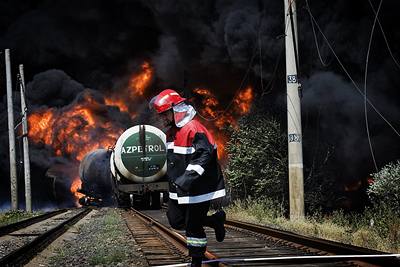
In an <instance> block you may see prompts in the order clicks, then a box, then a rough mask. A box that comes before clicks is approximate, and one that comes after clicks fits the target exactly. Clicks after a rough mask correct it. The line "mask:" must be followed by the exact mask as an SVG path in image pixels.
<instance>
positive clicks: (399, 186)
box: [367, 160, 400, 211]
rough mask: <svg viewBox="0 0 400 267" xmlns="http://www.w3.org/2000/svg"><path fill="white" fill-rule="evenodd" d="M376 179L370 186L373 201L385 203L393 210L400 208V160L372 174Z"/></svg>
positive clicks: (370, 195)
mask: <svg viewBox="0 0 400 267" xmlns="http://www.w3.org/2000/svg"><path fill="white" fill-rule="evenodd" d="M372 177H373V179H374V181H373V183H372V184H371V186H370V187H369V188H368V191H367V192H368V195H369V197H370V198H371V200H372V202H373V203H375V204H376V203H385V204H387V205H389V206H390V207H391V208H392V209H393V210H397V211H399V210H400V160H397V162H395V163H389V164H387V165H386V166H384V167H383V168H382V169H381V170H380V171H379V172H377V173H374V174H372Z"/></svg>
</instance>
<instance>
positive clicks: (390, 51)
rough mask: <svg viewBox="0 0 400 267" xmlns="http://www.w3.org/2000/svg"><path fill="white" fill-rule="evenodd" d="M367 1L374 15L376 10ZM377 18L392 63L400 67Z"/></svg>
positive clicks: (369, 0)
mask: <svg viewBox="0 0 400 267" xmlns="http://www.w3.org/2000/svg"><path fill="white" fill-rule="evenodd" d="M368 2H369V4H370V6H371V8H372V11H374V14H375V15H376V13H377V12H376V11H375V8H374V6H373V5H372V3H371V0H368ZM377 20H378V25H379V28H380V29H381V32H382V35H383V39H384V40H385V44H386V47H387V49H388V51H389V54H390V56H391V57H392V59H393V61H394V63H395V64H396V66H397V68H398V69H400V64H399V62H398V61H397V60H396V58H395V57H394V55H393V53H392V49H391V48H390V45H389V42H388V40H387V38H386V34H385V31H384V30H383V27H382V24H381V21H380V19H379V18H377Z"/></svg>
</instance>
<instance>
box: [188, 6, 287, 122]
mask: <svg viewBox="0 0 400 267" xmlns="http://www.w3.org/2000/svg"><path fill="white" fill-rule="evenodd" d="M293 1H294V0H291V1H290V3H289V8H290V6H291V5H292V3H293ZM289 8H288V10H289ZM263 17H264V11H263V12H262V15H261V18H260V22H259V26H258V31H260V29H261V26H262V22H263V20H262V19H263ZM287 20H288V18H286V21H287ZM286 25H288V23H286ZM287 29H288V26H287V27H286V29H285V36H286V32H287ZM258 38H259V37H258ZM256 42H257V40H256ZM256 52H257V44H255V45H254V48H253V54H252V57H251V59H250V61H249V65H248V67H247V70H246V72H245V74H244V76H243V78H242V80H241V82H240V85H239V87H238V89H237V90H236V91H235V94H234V95H233V98H232V100H231V101H230V102H229V104H228V105H227V106H226V107H225V109H224V110H223V111H221V112H220V113H219V114H218V115H217V116H215V117H213V118H206V117H205V116H203V115H201V114H200V112H197V113H196V114H197V115H198V116H199V117H200V118H202V119H203V120H205V121H208V122H212V121H216V120H218V119H220V118H221V117H222V116H223V115H224V114H225V113H226V112H227V111H228V110H229V109H230V107H231V106H232V104H233V103H234V101H235V99H236V96H237V95H238V93H239V92H240V91H241V90H242V87H243V84H244V82H245V81H246V79H247V76H248V75H249V73H250V69H251V66H252V65H253V61H254V58H255V55H256ZM260 57H261V55H260ZM267 88H268V87H267ZM195 109H196V110H197V108H196V106H195Z"/></svg>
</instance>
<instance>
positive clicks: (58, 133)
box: [28, 62, 153, 198]
mask: <svg viewBox="0 0 400 267" xmlns="http://www.w3.org/2000/svg"><path fill="white" fill-rule="evenodd" d="M152 75H153V69H152V67H151V66H150V64H149V63H148V62H144V63H143V64H142V65H141V72H140V73H138V74H136V75H134V76H132V78H131V79H130V81H129V84H128V88H122V89H121V90H117V91H115V93H114V94H113V95H109V96H107V97H104V103H103V102H101V101H100V102H99V101H98V100H96V99H95V98H94V97H92V95H91V93H90V90H86V91H84V93H83V98H82V99H80V100H79V101H77V102H76V103H74V104H71V105H69V106H66V107H63V108H62V109H57V108H50V109H41V110H37V111H35V112H34V113H32V114H30V115H29V116H28V123H29V133H28V136H29V137H30V138H31V140H32V141H33V142H34V143H42V144H44V145H47V146H49V147H51V148H52V149H53V151H54V154H55V155H57V156H63V157H69V158H71V159H73V160H76V161H81V160H82V159H83V157H84V156H85V155H86V154H87V153H88V152H90V151H92V150H94V149H98V148H107V147H110V146H113V145H114V144H115V142H116V140H117V139H118V137H119V136H120V135H121V134H122V132H123V130H124V129H122V128H121V126H118V125H116V124H115V123H114V121H113V119H112V118H104V117H105V116H104V114H107V112H106V111H107V108H106V106H116V107H118V108H119V110H120V111H121V112H128V113H129V115H130V117H131V118H132V119H133V118H134V117H135V116H136V111H130V110H129V107H130V106H131V103H132V101H138V100H137V97H138V96H143V94H144V92H145V89H146V88H147V87H148V86H149V85H150V83H151V81H152ZM80 184H81V181H80V179H79V178H76V179H75V180H74V182H73V183H72V185H71V192H73V193H74V195H75V196H83V195H82V194H81V193H78V192H77V191H76V190H77V188H79V186H80ZM77 185H78V186H77ZM75 192H76V194H75ZM76 198H79V197H76Z"/></svg>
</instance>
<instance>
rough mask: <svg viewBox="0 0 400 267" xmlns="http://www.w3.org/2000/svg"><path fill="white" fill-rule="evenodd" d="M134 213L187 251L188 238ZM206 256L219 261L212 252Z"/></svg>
mask: <svg viewBox="0 0 400 267" xmlns="http://www.w3.org/2000/svg"><path fill="white" fill-rule="evenodd" d="M132 210H133V212H135V213H136V214H137V215H138V217H139V218H141V219H142V220H143V221H144V222H146V223H149V224H150V225H151V227H152V228H153V229H154V230H155V231H157V232H158V233H159V234H161V235H162V236H164V237H166V238H167V240H170V241H171V242H172V243H173V244H174V245H175V246H176V247H177V248H178V249H179V250H180V251H182V252H186V251H187V246H186V238H185V237H183V236H182V235H181V234H179V233H177V232H175V231H173V230H171V229H170V228H168V227H166V226H165V225H163V224H162V223H160V222H158V221H157V220H155V219H153V218H151V217H150V216H148V215H146V214H144V213H142V212H140V211H138V210H135V209H133V208H132ZM204 256H205V257H206V258H207V259H208V260H217V259H218V256H216V255H215V254H213V253H211V252H210V251H206V252H205V253H204ZM217 266H219V267H226V266H227V265H225V264H223V263H218V265H217Z"/></svg>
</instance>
